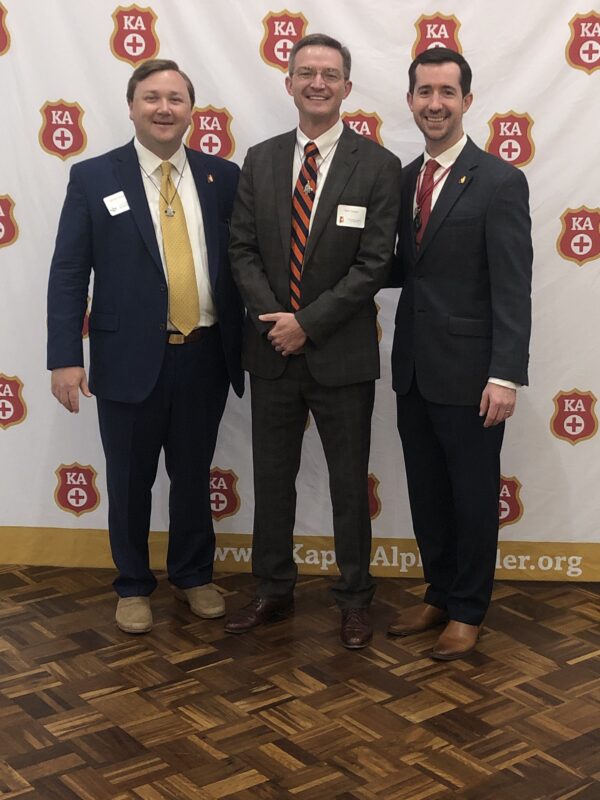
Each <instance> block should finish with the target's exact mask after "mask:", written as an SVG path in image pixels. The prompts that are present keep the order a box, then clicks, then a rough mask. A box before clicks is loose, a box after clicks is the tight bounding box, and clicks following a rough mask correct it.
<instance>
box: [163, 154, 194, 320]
mask: <svg viewBox="0 0 600 800" xmlns="http://www.w3.org/2000/svg"><path fill="white" fill-rule="evenodd" d="M160 168H161V172H162V180H161V183H160V200H159V209H160V227H161V231H162V237H163V250H164V254H165V262H166V264H167V277H168V280H169V319H170V320H171V322H172V324H173V325H174V326H175V327H176V328H177V330H178V331H181V333H183V334H184V336H187V335H188V334H189V333H190V332H191V331H192V330H193V329H194V328H195V327H196V326H197V325H198V322H199V321H200V300H199V297H198V285H197V283H196V271H195V269H194V256H193V255H192V245H191V244H190V237H189V235H188V229H187V225H186V222H185V214H184V211H183V203H182V202H181V198H180V197H179V194H178V193H177V190H176V188H175V187H174V186H173V181H172V180H171V163H170V162H169V161H163V162H162V164H161V165H160ZM169 198H171V201H170V202H168V199H169ZM169 211H170V212H171V213H169Z"/></svg>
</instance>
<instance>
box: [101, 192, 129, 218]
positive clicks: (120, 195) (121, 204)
mask: <svg viewBox="0 0 600 800" xmlns="http://www.w3.org/2000/svg"><path fill="white" fill-rule="evenodd" d="M102 199H103V200H104V205H105V206H106V207H107V208H108V213H109V214H110V215H111V217H116V216H117V214H122V213H123V212H124V211H129V203H128V202H127V198H126V197H125V192H115V193H114V194H109V195H108V196H107V197H103V198H102Z"/></svg>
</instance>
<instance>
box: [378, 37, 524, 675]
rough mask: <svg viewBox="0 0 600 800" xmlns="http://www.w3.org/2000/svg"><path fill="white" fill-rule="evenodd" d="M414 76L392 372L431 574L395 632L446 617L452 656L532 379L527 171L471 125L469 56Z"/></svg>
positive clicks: (417, 65)
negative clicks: (411, 154)
mask: <svg viewBox="0 0 600 800" xmlns="http://www.w3.org/2000/svg"><path fill="white" fill-rule="evenodd" d="M408 74H409V89H408V97H407V99H408V105H409V107H410V110H411V111H412V114H413V117H414V120H415V123H416V125H417V127H418V128H419V129H420V131H421V132H422V133H423V136H424V139H425V153H424V154H423V155H421V156H419V157H418V158H417V159H415V160H414V161H413V162H412V163H411V164H409V165H408V166H407V167H406V168H405V169H404V170H403V174H402V196H401V207H402V214H401V221H400V229H399V237H398V249H397V262H396V276H395V282H396V284H397V285H402V287H403V288H402V294H401V296H400V302H399V304H398V311H397V313H396V330H395V336H394V346H393V351H392V375H393V385H394V389H395V391H396V398H397V410H398V430H399V432H400V437H401V439H402V448H403V451H404V461H405V465H406V478H407V484H408V494H409V498H410V507H411V513H412V519H413V527H414V531H415V536H416V539H417V543H418V545H419V550H420V552H421V557H422V559H423V571H424V574H425V580H426V582H427V583H428V584H429V585H428V588H427V591H426V593H425V597H424V601H425V602H424V603H422V604H420V605H419V606H417V607H416V608H414V607H411V608H409V609H404V610H403V611H402V612H401V613H400V615H399V617H398V619H397V620H396V621H395V622H394V623H393V624H392V625H391V626H390V628H389V633H390V634H392V635H395V636H407V635H409V634H413V633H419V632H421V631H425V630H427V629H429V628H433V627H437V626H439V625H442V624H445V628H444V630H443V631H442V633H441V635H440V636H439V638H438V640H437V642H436V644H435V646H434V648H433V650H432V652H431V656H432V657H433V658H435V659H437V660H443V661H447V660H452V659H456V658H463V657H464V656H466V655H468V654H469V653H470V652H471V651H472V650H473V648H474V647H475V646H476V643H477V639H478V636H479V631H480V627H481V624H482V622H483V619H484V617H485V614H486V611H487V608H488V605H489V602H490V597H491V593H492V585H493V579H494V567H495V561H496V548H497V545H498V501H499V491H500V448H501V446H502V438H503V435H504V426H505V422H506V420H507V419H508V418H509V417H511V416H512V414H513V411H514V408H515V403H516V395H517V389H518V388H519V387H520V386H522V385H525V384H526V383H527V366H528V360H529V335H530V329H531V300H530V295H531V265H532V258H533V251H532V244H531V220H530V216H529V190H528V186H527V180H526V178H525V176H524V174H523V173H522V172H521V171H520V170H518V169H516V168H515V167H513V166H511V165H510V164H507V163H505V162H504V161H502V160H501V159H499V158H496V157H495V156H493V155H490V154H489V153H486V152H484V151H483V150H480V149H479V148H478V147H477V146H476V145H475V144H474V143H473V142H472V141H471V139H469V138H468V137H467V136H466V135H465V133H464V130H463V123H462V119H463V115H464V114H465V113H466V112H467V111H468V110H469V108H470V106H471V102H472V100H473V95H472V94H471V69H470V67H469V65H468V63H467V62H466V61H465V59H464V58H463V56H462V55H460V54H459V53H456V52H454V51H452V50H447V49H446V48H432V49H431V50H425V51H424V52H422V53H420V54H419V55H418V56H417V57H416V58H415V59H414V61H413V62H412V64H411V66H410V68H409V72H408Z"/></svg>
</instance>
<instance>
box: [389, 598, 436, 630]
mask: <svg viewBox="0 0 600 800" xmlns="http://www.w3.org/2000/svg"><path fill="white" fill-rule="evenodd" d="M447 619H448V612H447V611H446V610H445V609H443V608H438V607H437V606H432V605H430V604H429V603H423V604H422V605H421V606H419V608H418V609H416V607H415V606H411V607H410V608H405V609H404V611H401V612H400V614H399V615H398V618H397V619H396V621H395V622H392V624H391V625H390V626H389V628H388V634H389V635H390V636H410V635H411V634H413V633H421V632H422V631H428V630H429V629H430V628H435V627H437V626H438V625H441V624H442V623H443V622H446V621H447Z"/></svg>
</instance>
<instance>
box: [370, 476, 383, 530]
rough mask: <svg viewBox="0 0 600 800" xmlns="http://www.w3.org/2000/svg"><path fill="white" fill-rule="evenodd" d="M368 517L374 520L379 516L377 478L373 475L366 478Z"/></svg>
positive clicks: (379, 502) (379, 500)
mask: <svg viewBox="0 0 600 800" xmlns="http://www.w3.org/2000/svg"><path fill="white" fill-rule="evenodd" d="M368 491H369V515H370V517H371V519H376V518H377V517H378V516H379V515H380V514H381V499H380V497H379V478H378V477H377V476H376V475H373V473H372V472H371V473H369V477H368Z"/></svg>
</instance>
